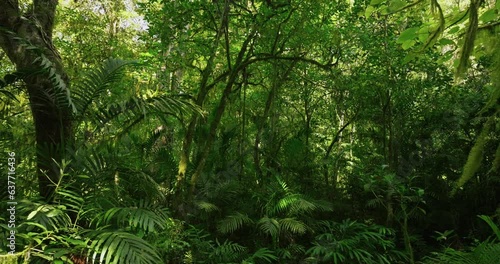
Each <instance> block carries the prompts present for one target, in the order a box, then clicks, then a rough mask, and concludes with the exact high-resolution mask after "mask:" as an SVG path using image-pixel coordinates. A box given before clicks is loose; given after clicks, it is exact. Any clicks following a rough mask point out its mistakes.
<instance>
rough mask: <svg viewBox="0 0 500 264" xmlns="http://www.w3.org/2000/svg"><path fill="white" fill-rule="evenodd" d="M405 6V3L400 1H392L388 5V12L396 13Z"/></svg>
mask: <svg viewBox="0 0 500 264" xmlns="http://www.w3.org/2000/svg"><path fill="white" fill-rule="evenodd" d="M405 5H406V3H405V2H404V1H401V0H395V1H392V2H391V3H390V4H389V11H391V12H394V11H397V10H399V9H401V8H403V7H404V6H405Z"/></svg>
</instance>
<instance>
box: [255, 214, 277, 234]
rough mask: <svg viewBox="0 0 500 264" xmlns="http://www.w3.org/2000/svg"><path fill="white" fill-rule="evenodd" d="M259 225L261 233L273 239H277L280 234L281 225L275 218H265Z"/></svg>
mask: <svg viewBox="0 0 500 264" xmlns="http://www.w3.org/2000/svg"><path fill="white" fill-rule="evenodd" d="M257 225H258V227H259V229H260V231H261V232H263V233H264V234H266V235H270V236H271V237H272V238H277V237H278V236H279V234H280V224H279V222H278V220H276V219H274V218H269V217H267V216H264V217H262V218H261V219H260V220H259V221H258V222H257Z"/></svg>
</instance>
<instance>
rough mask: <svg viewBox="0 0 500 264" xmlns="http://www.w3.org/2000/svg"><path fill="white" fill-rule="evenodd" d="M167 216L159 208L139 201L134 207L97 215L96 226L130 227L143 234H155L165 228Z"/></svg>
mask: <svg viewBox="0 0 500 264" xmlns="http://www.w3.org/2000/svg"><path fill="white" fill-rule="evenodd" d="M167 221H168V215H167V214H166V212H165V211H164V210H162V209H161V208H156V207H155V206H153V205H150V204H149V203H147V202H145V201H144V200H141V201H139V203H137V204H136V206H131V207H113V208H111V209H109V210H107V211H105V212H103V213H102V214H100V215H98V216H97V218H96V220H95V224H96V225H97V226H102V225H109V224H116V225H118V227H131V228H134V229H138V230H143V231H144V232H155V231H156V230H161V229H164V228H165V224H166V223H167Z"/></svg>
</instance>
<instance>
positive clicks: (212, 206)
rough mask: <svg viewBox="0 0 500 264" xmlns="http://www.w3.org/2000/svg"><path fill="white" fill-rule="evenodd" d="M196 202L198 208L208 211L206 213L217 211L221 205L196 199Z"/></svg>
mask: <svg viewBox="0 0 500 264" xmlns="http://www.w3.org/2000/svg"><path fill="white" fill-rule="evenodd" d="M194 204H195V205H196V207H198V209H200V210H202V211H204V212H206V213H212V212H215V211H220V209H219V207H217V205H215V204H213V203H209V202H207V201H195V202H194Z"/></svg>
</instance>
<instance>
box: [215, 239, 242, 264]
mask: <svg viewBox="0 0 500 264" xmlns="http://www.w3.org/2000/svg"><path fill="white" fill-rule="evenodd" d="M216 244H217V246H216V247H215V248H214V250H213V252H212V253H211V254H210V256H209V258H210V259H211V260H213V261H215V263H228V262H234V261H236V260H237V259H240V258H241V257H240V256H241V255H242V254H243V253H245V251H246V250H247V248H246V247H244V246H241V245H240V244H238V243H235V242H232V241H229V240H226V241H224V243H222V244H220V243H219V241H216Z"/></svg>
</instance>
